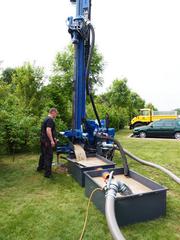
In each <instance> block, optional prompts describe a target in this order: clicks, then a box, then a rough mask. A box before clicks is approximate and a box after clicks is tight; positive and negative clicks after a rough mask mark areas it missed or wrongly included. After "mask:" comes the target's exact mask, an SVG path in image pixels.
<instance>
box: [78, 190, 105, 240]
mask: <svg viewBox="0 0 180 240" xmlns="http://www.w3.org/2000/svg"><path fill="white" fill-rule="evenodd" d="M97 191H102V189H101V188H95V189H94V190H93V191H92V192H91V195H90V197H89V200H88V205H87V209H86V216H85V220H84V225H83V230H82V232H81V236H80V238H79V240H82V239H83V236H84V232H85V229H86V226H87V219H88V213H89V207H90V203H91V199H92V196H93V195H94V193H95V192H97Z"/></svg>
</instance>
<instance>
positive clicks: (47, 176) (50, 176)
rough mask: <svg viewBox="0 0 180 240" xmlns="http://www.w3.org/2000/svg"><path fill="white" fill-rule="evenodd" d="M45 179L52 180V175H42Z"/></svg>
mask: <svg viewBox="0 0 180 240" xmlns="http://www.w3.org/2000/svg"><path fill="white" fill-rule="evenodd" d="M44 177H45V178H52V175H44Z"/></svg>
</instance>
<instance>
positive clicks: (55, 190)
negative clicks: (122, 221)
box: [0, 130, 180, 240]
mask: <svg viewBox="0 0 180 240" xmlns="http://www.w3.org/2000/svg"><path fill="white" fill-rule="evenodd" d="M128 134H129V131H128V130H123V131H120V132H119V133H118V134H117V139H119V140H121V143H122V145H123V147H124V148H126V149H127V150H129V151H130V152H132V153H133V154H135V155H137V156H139V157H141V158H143V159H146V160H149V161H152V162H155V163H157V164H160V165H162V166H164V167H166V168H168V169H169V170H171V171H173V172H174V173H175V174H177V175H178V176H180V141H179V142H178V141H176V140H160V139H159V140H158V139H155V140H154V139H151V140H149V139H134V138H133V139H132V138H128V137H127V135H128ZM37 160H38V155H37V154H23V155H17V156H16V158H15V161H14V162H13V161H12V156H1V157H0V189H1V191H0V240H30V239H33V240H50V239H51V240H79V237H80V234H81V230H82V227H83V222H84V214H85V210H86V207H87V202H88V199H87V198H86V197H85V196H84V189H83V188H81V187H80V186H79V185H78V183H77V182H75V181H74V179H73V178H72V177H71V176H70V175H69V174H67V173H63V174H62V173H61V174H57V173H54V178H53V179H45V178H44V177H43V175H42V174H41V173H37V172H35V168H36V165H37ZM115 161H116V163H117V164H118V165H119V166H121V162H120V159H119V155H118V153H117V154H116V155H115ZM128 162H129V167H130V169H133V170H135V171H137V172H138V173H140V174H143V175H144V176H146V177H148V178H150V179H152V180H154V181H156V182H158V183H160V184H162V185H164V186H166V187H167V188H168V189H169V191H168V193H167V213H166V217H163V218H160V219H157V220H154V221H149V222H144V223H139V224H133V225H129V226H126V227H122V228H121V230H122V232H123V234H124V236H125V237H126V239H127V240H135V239H138V240H160V239H168V240H175V239H180V186H179V185H178V184H177V183H175V182H174V181H173V180H171V179H170V178H169V177H168V176H166V175H165V174H164V173H161V172H160V171H159V170H156V169H153V168H150V167H147V166H144V165H141V164H139V163H137V162H135V161H132V160H130V159H129V161H128ZM84 239H85V240H96V239H97V240H101V239H103V240H111V239H112V238H111V235H110V233H109V230H108V227H107V224H106V219H105V216H104V215H102V214H101V213H100V212H99V211H98V210H97V209H96V208H95V207H94V205H93V204H91V207H90V212H89V218H88V225H87V229H86V232H85V235H84Z"/></svg>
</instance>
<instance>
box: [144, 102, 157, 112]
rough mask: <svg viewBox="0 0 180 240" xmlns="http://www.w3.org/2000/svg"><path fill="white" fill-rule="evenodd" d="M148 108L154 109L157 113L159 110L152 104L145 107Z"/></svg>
mask: <svg viewBox="0 0 180 240" xmlns="http://www.w3.org/2000/svg"><path fill="white" fill-rule="evenodd" d="M145 107H146V108H149V109H152V110H154V111H157V108H156V107H155V106H154V105H153V104H152V103H147V104H146V105H145Z"/></svg>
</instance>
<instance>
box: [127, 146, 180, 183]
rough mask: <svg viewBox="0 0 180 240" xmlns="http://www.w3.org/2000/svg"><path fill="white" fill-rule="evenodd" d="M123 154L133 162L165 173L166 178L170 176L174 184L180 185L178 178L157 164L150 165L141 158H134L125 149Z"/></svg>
mask: <svg viewBox="0 0 180 240" xmlns="http://www.w3.org/2000/svg"><path fill="white" fill-rule="evenodd" d="M124 153H125V154H126V155H127V156H129V157H130V158H132V159H133V160H135V161H137V162H139V163H142V164H145V165H147V166H151V167H154V168H157V169H159V170H161V171H162V172H164V173H166V174H167V175H168V176H170V177H171V178H172V179H173V180H174V181H175V182H177V183H178V184H180V178H179V177H178V176H176V175H175V174H174V173H172V172H171V171H169V170H168V169H166V168H164V167H162V166H160V165H158V164H155V163H152V162H148V161H145V160H142V159H141V158H139V157H136V156H135V155H133V154H132V153H130V152H128V151H127V150H126V149H124Z"/></svg>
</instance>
